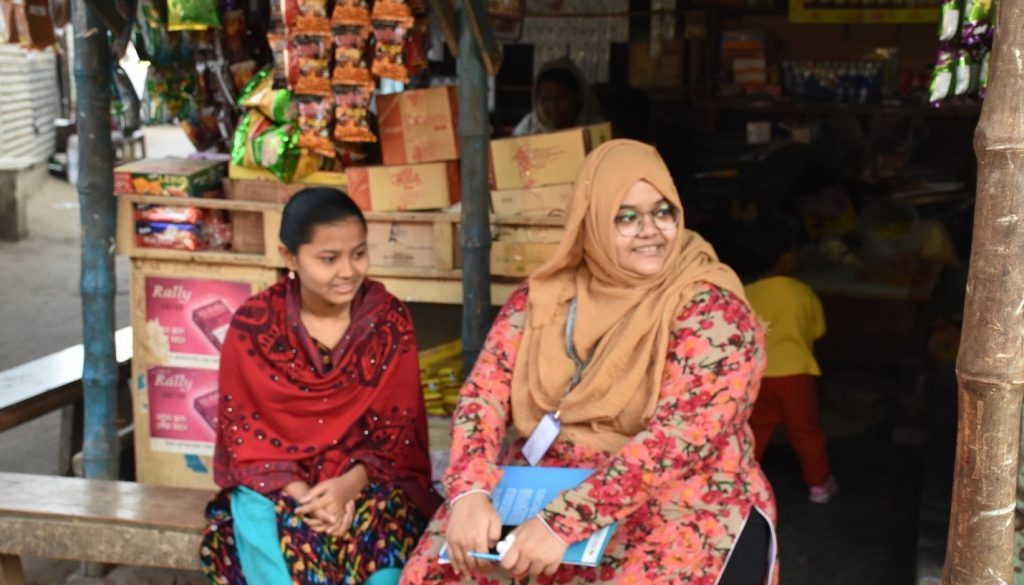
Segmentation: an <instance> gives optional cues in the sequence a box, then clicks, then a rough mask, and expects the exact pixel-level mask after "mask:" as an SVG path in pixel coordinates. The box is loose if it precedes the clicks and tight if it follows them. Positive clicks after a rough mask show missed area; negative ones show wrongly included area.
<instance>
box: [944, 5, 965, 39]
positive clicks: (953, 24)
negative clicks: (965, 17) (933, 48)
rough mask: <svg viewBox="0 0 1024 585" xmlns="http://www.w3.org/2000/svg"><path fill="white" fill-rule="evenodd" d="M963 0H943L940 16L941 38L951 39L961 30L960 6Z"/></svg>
mask: <svg viewBox="0 0 1024 585" xmlns="http://www.w3.org/2000/svg"><path fill="white" fill-rule="evenodd" d="M962 4H963V0H944V1H943V2H942V6H941V11H942V16H941V17H940V18H939V40H940V41H951V40H953V39H954V38H956V33H957V31H958V30H960V8H961V7H962Z"/></svg>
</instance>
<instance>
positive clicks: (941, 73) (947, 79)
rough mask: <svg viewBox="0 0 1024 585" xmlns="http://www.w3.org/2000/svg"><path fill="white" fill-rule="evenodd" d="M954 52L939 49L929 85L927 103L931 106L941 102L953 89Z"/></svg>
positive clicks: (948, 49) (954, 71)
mask: <svg viewBox="0 0 1024 585" xmlns="http://www.w3.org/2000/svg"><path fill="white" fill-rule="evenodd" d="M955 63H956V51H954V50H953V49H952V48H950V47H948V46H947V47H940V48H939V55H938V57H937V58H936V60H935V69H934V70H933V71H932V80H931V83H930V84H929V88H928V89H929V91H928V101H930V102H932V103H933V104H935V103H938V102H941V101H942V100H944V99H946V98H947V97H948V96H949V95H950V90H951V89H953V87H954V86H953V78H954V76H955V75H956V68H955Z"/></svg>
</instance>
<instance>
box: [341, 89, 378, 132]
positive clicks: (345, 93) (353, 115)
mask: <svg viewBox="0 0 1024 585" xmlns="http://www.w3.org/2000/svg"><path fill="white" fill-rule="evenodd" d="M331 89H332V91H333V94H334V140H336V141H337V142H377V136H376V135H375V134H374V133H373V130H372V129H371V128H370V121H369V118H368V116H369V112H370V109H369V108H370V98H371V97H372V96H373V88H372V87H369V86H366V85H344V84H335V85H333V86H332V88H331Z"/></svg>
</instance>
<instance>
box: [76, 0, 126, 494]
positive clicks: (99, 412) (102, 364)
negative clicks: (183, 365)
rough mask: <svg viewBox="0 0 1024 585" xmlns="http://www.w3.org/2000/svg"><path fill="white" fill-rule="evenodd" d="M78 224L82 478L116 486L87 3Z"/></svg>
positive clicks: (103, 140)
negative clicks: (82, 361) (108, 481)
mask: <svg viewBox="0 0 1024 585" xmlns="http://www.w3.org/2000/svg"><path fill="white" fill-rule="evenodd" d="M72 23H73V27H74V44H75V53H74V55H75V56H74V77H75V85H76V89H77V95H78V99H77V103H76V114H77V125H78V152H79V161H78V168H79V175H78V195H79V199H80V203H81V222H82V275H81V292H82V339H83V345H84V346H85V366H84V371H83V372H82V389H83V401H84V403H85V436H84V438H83V459H84V463H85V476H86V477H90V478H102V479H116V478H117V475H118V469H117V467H118V441H117V428H116V426H115V422H114V415H115V405H116V398H117V362H116V360H115V354H114V293H115V280H114V234H115V231H114V230H115V228H114V225H115V216H116V213H117V212H116V205H115V202H114V173H113V167H114V148H113V144H112V142H111V135H110V130H111V128H110V99H111V96H110V83H111V79H110V75H111V55H110V46H109V44H108V41H107V29H106V27H105V26H104V25H103V21H102V20H101V19H100V18H99V16H98V15H97V14H96V13H95V9H93V8H91V7H90V3H89V2H87V0H74V1H73V2H72Z"/></svg>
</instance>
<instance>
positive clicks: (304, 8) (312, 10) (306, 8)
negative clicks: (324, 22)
mask: <svg viewBox="0 0 1024 585" xmlns="http://www.w3.org/2000/svg"><path fill="white" fill-rule="evenodd" d="M297 5H298V10H299V16H320V17H324V18H326V17H327V16H328V14H327V0H297Z"/></svg>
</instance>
